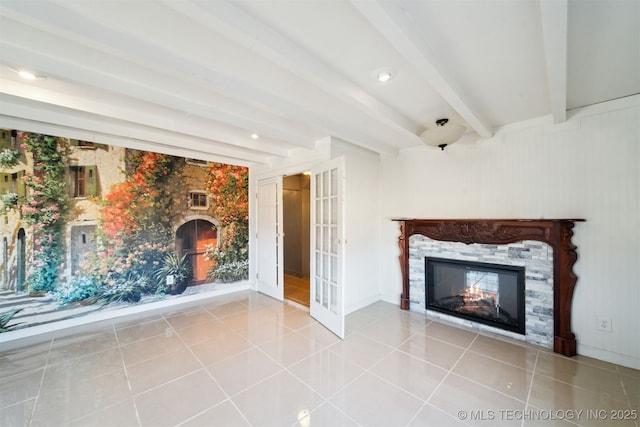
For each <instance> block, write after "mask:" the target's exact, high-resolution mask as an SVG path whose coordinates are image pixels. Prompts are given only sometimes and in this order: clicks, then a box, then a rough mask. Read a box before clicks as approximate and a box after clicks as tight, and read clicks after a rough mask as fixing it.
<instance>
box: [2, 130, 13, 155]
mask: <svg viewBox="0 0 640 427" xmlns="http://www.w3.org/2000/svg"><path fill="white" fill-rule="evenodd" d="M5 148H11V131H10V130H9V129H0V150H4V149H5Z"/></svg>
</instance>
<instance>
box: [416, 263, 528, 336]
mask: <svg viewBox="0 0 640 427" xmlns="http://www.w3.org/2000/svg"><path fill="white" fill-rule="evenodd" d="M424 271H425V286H426V290H425V294H426V308H427V309H429V310H435V311H439V312H441V313H445V314H448V315H452V316H455V317H460V318H463V319H467V320H472V321H475V322H479V323H484V324H486V325H490V326H492V327H497V328H500V329H505V330H507V331H511V332H516V333H519V334H524V333H525V310H524V288H525V271H524V267H518V266H511V265H501V264H489V263H481V262H470V261H461V260H453V259H443V258H435V257H425V270H424Z"/></svg>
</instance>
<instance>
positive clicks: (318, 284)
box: [315, 277, 322, 304]
mask: <svg viewBox="0 0 640 427" xmlns="http://www.w3.org/2000/svg"><path fill="white" fill-rule="evenodd" d="M315 288H316V292H315V299H316V302H317V303H318V304H320V303H322V298H321V294H320V291H321V290H322V280H320V278H318V277H316V280H315Z"/></svg>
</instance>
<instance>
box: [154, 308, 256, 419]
mask: <svg viewBox="0 0 640 427" xmlns="http://www.w3.org/2000/svg"><path fill="white" fill-rule="evenodd" d="M248 310H249V307H247V312H248ZM205 311H207V312H208V313H209V314H211V315H212V316H213V317H214V318H217V319H218V317H217V316H216V315H215V314H213V313H212V312H211V311H209V310H208V309H205ZM163 318H164V316H163ZM165 321H167V323H169V321H168V320H166V319H165ZM220 321H222V322H223V323H224V320H221V319H220ZM169 326H171V324H169ZM172 329H174V331H175V333H176V335H177V336H178V339H180V341H181V342H182V344H184V345H185V347H187V349H188V350H189V353H191V354H192V355H193V357H195V359H196V360H197V361H198V363H199V364H200V366H201V367H202V369H203V370H204V371H205V372H206V374H207V376H208V377H209V378H211V379H212V380H213V382H214V383H215V384H216V385H217V386H218V388H220V390H221V391H222V393H224V395H225V396H226V399H223V400H221V401H220V402H218V403H216V404H215V405H212V406H209V407H208V408H206V409H204V410H202V411H201V412H199V413H197V414H194V415H193V416H191V417H189V418H187V419H185V420H183V421H181V422H179V423H178V424H177V426H179V425H183V424H184V423H186V422H189V421H190V420H192V419H194V418H196V417H198V416H200V415H202V414H204V413H205V412H207V411H208V410H210V409H213V408H215V407H217V406H219V405H221V404H223V403H224V402H226V401H229V402H230V403H231V405H233V407H234V408H235V409H236V411H238V413H239V414H240V416H241V417H242V418H243V419H244V420H245V421H246V422H247V424H248V425H249V426H251V425H252V424H251V423H250V422H249V420H248V419H247V417H246V416H245V414H244V413H243V412H242V411H241V410H240V408H238V406H237V405H236V403H235V402H234V401H233V399H231V396H230V395H229V394H228V393H227V391H226V390H225V389H224V388H223V387H222V386H221V385H220V383H219V382H218V380H217V379H216V378H215V377H214V376H213V374H212V373H211V372H209V369H207V367H206V366H205V365H204V362H202V360H200V358H199V357H198V356H197V355H196V354H195V353H194V352H193V350H192V349H191V346H189V345H188V344H187V343H186V342H185V341H184V339H183V338H182V336H181V335H180V332H179V331H178V330H177V329H175V328H173V327H172ZM249 342H251V341H249ZM251 344H252V345H253V346H254V347H255V345H254V344H253V343H251ZM248 350H250V349H247V350H246V351H248ZM243 352H244V351H242V352H240V353H238V354H241V353H243ZM230 357H232V356H230ZM195 372H197V371H195ZM192 373H193V372H190V373H188V374H185V375H183V376H181V377H179V378H174V379H173V380H172V381H175V380H178V379H180V378H184V377H186V376H188V375H191V374H192ZM170 382H171V381H167V382H166V383H164V384H168V383H170ZM164 384H162V385H164ZM147 391H148V390H147Z"/></svg>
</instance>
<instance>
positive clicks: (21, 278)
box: [16, 228, 27, 291]
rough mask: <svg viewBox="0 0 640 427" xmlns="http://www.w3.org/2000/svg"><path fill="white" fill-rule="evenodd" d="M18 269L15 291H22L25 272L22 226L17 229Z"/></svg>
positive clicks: (24, 237)
mask: <svg viewBox="0 0 640 427" xmlns="http://www.w3.org/2000/svg"><path fill="white" fill-rule="evenodd" d="M17 243H18V247H17V252H18V260H17V261H18V269H17V270H18V271H17V275H16V279H17V280H16V291H24V281H25V278H26V273H27V271H26V270H27V239H26V233H25V232H24V228H21V229H20V230H19V231H18V242H17Z"/></svg>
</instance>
